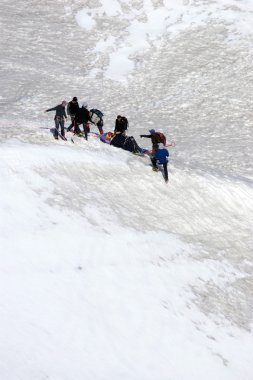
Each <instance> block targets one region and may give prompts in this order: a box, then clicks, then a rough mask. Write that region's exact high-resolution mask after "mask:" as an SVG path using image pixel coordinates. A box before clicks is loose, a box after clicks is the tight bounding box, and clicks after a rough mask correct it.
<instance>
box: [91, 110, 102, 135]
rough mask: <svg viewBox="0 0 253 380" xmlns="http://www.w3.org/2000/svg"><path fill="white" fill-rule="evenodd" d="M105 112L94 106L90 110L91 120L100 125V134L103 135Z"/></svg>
mask: <svg viewBox="0 0 253 380" xmlns="http://www.w3.org/2000/svg"><path fill="white" fill-rule="evenodd" d="M103 116H104V115H103V113H102V112H101V111H99V110H97V109H96V108H93V109H91V110H90V121H91V122H92V123H93V124H95V125H96V126H97V127H98V130H99V133H100V135H102V134H103V133H104V132H103V125H104V121H103Z"/></svg>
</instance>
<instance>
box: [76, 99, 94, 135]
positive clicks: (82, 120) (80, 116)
mask: <svg viewBox="0 0 253 380" xmlns="http://www.w3.org/2000/svg"><path fill="white" fill-rule="evenodd" d="M87 107H88V104H87V102H83V103H82V107H81V108H79V109H78V111H77V113H76V117H75V123H76V125H77V128H78V129H79V132H81V131H80V128H79V125H81V124H82V125H83V132H84V136H85V139H86V140H88V132H89V121H91V119H90V112H89V110H88V109H87Z"/></svg>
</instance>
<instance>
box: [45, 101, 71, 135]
mask: <svg viewBox="0 0 253 380" xmlns="http://www.w3.org/2000/svg"><path fill="white" fill-rule="evenodd" d="M67 104H68V103H67V102H66V100H63V101H62V102H61V104H58V105H57V106H55V107H53V108H49V109H48V110H46V111H45V112H50V111H55V117H54V121H55V130H54V138H55V139H56V140H58V135H59V126H60V127H61V136H62V137H63V138H65V130H64V119H66V120H67V115H66V111H65V107H66V105H67Z"/></svg>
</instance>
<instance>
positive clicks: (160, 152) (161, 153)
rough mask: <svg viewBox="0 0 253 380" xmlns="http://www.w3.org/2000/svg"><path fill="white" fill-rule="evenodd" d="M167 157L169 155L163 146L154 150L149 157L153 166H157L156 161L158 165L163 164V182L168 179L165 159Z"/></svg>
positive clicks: (166, 160)
mask: <svg viewBox="0 0 253 380" xmlns="http://www.w3.org/2000/svg"><path fill="white" fill-rule="evenodd" d="M167 157H169V152H168V150H167V149H165V148H161V149H160V148H158V149H156V150H155V151H154V153H153V156H151V158H150V159H151V162H152V166H153V168H156V167H157V161H158V163H159V164H160V165H163V169H164V179H165V182H167V181H168V159H167Z"/></svg>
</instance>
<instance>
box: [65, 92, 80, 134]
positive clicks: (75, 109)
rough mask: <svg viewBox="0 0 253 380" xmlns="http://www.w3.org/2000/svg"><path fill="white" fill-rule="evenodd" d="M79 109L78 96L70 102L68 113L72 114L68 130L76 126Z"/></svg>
mask: <svg viewBox="0 0 253 380" xmlns="http://www.w3.org/2000/svg"><path fill="white" fill-rule="evenodd" d="M78 110H79V104H78V99H77V97H76V96H74V97H73V99H72V100H71V101H70V102H69V103H68V106H67V114H68V115H69V116H70V119H71V124H70V125H69V126H68V128H67V131H70V130H71V129H72V128H73V127H74V126H75V117H76V115H77V112H78Z"/></svg>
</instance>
